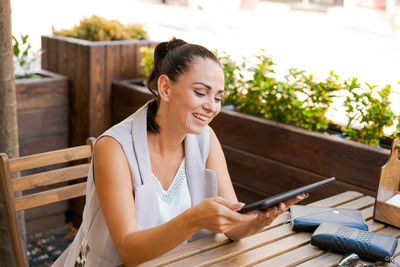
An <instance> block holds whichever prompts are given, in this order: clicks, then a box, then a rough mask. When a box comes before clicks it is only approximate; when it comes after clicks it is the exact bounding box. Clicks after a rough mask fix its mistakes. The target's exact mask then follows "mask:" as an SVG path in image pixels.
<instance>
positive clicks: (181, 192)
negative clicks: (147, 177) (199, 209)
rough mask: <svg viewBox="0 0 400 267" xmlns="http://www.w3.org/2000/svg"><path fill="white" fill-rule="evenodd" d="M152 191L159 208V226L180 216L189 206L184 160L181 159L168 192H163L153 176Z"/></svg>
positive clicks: (189, 199) (189, 198)
mask: <svg viewBox="0 0 400 267" xmlns="http://www.w3.org/2000/svg"><path fill="white" fill-rule="evenodd" d="M153 185H154V190H155V191H156V193H157V196H158V205H159V208H160V217H159V219H158V220H159V225H160V224H163V223H165V222H167V221H169V220H171V219H172V218H174V217H176V216H177V215H179V214H181V213H182V212H183V211H185V210H186V209H188V208H190V206H191V197H190V191H189V186H188V183H187V179H186V168H185V159H183V161H182V163H181V165H180V166H179V169H178V171H177V173H176V175H175V178H174V180H173V181H172V183H171V185H170V186H169V188H168V190H166V191H165V190H164V189H163V188H162V186H161V184H160V182H159V181H158V179H157V178H156V177H155V175H154V174H153Z"/></svg>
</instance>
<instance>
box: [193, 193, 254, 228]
mask: <svg viewBox="0 0 400 267" xmlns="http://www.w3.org/2000/svg"><path fill="white" fill-rule="evenodd" d="M243 205H244V204H243V203H240V202H238V203H232V202H229V201H228V200H226V199H224V198H222V197H213V198H208V199H206V200H204V201H202V202H201V203H200V204H198V205H196V206H194V207H193V208H191V209H190V211H189V212H190V217H191V218H192V220H193V223H194V224H195V225H196V226H197V228H198V229H207V230H210V231H213V232H216V233H225V232H227V231H230V230H231V229H233V228H235V227H237V226H239V225H241V224H243V223H246V222H250V221H254V219H255V217H257V215H256V214H254V213H252V214H250V213H249V214H240V213H238V212H236V211H237V210H239V209H240V208H241V207H243Z"/></svg>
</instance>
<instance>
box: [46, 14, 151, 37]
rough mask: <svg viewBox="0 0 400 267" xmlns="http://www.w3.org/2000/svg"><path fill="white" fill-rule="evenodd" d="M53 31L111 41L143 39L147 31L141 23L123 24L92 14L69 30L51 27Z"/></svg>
mask: <svg viewBox="0 0 400 267" xmlns="http://www.w3.org/2000/svg"><path fill="white" fill-rule="evenodd" d="M52 30H53V33H54V34H57V35H63V36H68V37H74V38H78V39H84V40H89V41H111V40H131V39H145V38H147V32H146V31H145V30H144V28H143V25H141V24H128V25H123V24H121V23H120V22H119V21H118V20H106V19H104V18H102V17H99V16H96V15H93V16H92V17H90V18H84V19H82V20H81V21H80V23H79V25H77V26H74V28H73V29H70V30H65V29H64V30H59V31H56V30H55V29H54V26H53V27H52Z"/></svg>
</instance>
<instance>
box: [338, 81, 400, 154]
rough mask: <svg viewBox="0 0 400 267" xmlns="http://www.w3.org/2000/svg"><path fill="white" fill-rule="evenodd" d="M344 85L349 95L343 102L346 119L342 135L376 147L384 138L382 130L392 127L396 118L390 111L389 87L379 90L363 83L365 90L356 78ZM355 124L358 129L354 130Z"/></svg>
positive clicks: (374, 86)
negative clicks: (346, 122)
mask: <svg viewBox="0 0 400 267" xmlns="http://www.w3.org/2000/svg"><path fill="white" fill-rule="evenodd" d="M345 85H346V87H345V89H346V90H347V91H348V93H349V95H348V96H347V97H346V100H345V102H344V106H345V107H346V115H347V118H348V124H347V126H346V127H345V129H344V135H345V136H347V137H349V138H350V139H352V140H357V141H359V142H362V143H366V144H370V145H374V146H376V145H378V144H379V141H380V139H381V138H382V137H384V128H385V127H389V126H392V125H393V123H394V120H395V119H396V118H397V116H396V115H395V114H394V113H393V111H392V110H390V104H391V101H390V100H389V99H390V94H391V86H390V85H387V86H386V87H384V88H382V89H380V90H379V89H378V88H377V86H376V85H369V84H368V83H365V85H366V87H367V88H362V87H361V85H360V84H359V83H358V82H357V79H356V78H353V79H352V80H351V81H347V82H345ZM355 123H356V124H358V125H357V126H358V128H359V129H354V124H355ZM398 127H399V126H398Z"/></svg>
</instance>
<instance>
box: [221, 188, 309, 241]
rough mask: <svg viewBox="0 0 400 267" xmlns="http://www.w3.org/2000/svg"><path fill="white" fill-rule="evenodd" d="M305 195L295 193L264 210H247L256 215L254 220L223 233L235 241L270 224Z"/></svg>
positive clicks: (305, 195) (306, 195) (305, 196)
mask: <svg viewBox="0 0 400 267" xmlns="http://www.w3.org/2000/svg"><path fill="white" fill-rule="evenodd" d="M307 197H308V194H301V195H297V196H296V197H294V198H291V199H288V200H285V201H283V202H281V203H279V205H275V206H272V207H269V208H267V209H266V210H265V211H254V212H249V214H253V216H255V217H256V218H255V219H254V220H250V221H248V222H246V223H243V224H241V225H239V226H237V227H236V228H233V229H232V230H231V231H229V232H227V233H225V235H226V236H227V237H228V238H230V239H232V240H235V241H236V240H240V239H242V238H243V237H245V236H248V235H251V234H254V233H257V232H258V231H260V230H261V229H263V228H264V227H265V226H267V225H270V224H271V223H272V222H273V221H274V220H275V219H276V218H277V217H278V216H279V215H281V214H282V213H284V212H286V211H287V210H288V209H289V208H290V207H291V206H292V205H294V204H296V203H297V202H299V201H300V200H303V199H305V198H307Z"/></svg>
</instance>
